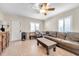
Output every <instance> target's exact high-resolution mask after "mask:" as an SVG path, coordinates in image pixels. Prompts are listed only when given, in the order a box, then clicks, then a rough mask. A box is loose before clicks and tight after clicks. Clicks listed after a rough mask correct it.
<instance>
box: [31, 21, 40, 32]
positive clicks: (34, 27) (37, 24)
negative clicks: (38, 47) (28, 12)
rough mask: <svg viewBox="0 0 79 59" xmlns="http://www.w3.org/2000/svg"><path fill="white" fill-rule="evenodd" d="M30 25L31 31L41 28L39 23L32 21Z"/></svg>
mask: <svg viewBox="0 0 79 59" xmlns="http://www.w3.org/2000/svg"><path fill="white" fill-rule="evenodd" d="M30 26H31V32H35V31H37V30H39V23H34V22H31V23H30Z"/></svg>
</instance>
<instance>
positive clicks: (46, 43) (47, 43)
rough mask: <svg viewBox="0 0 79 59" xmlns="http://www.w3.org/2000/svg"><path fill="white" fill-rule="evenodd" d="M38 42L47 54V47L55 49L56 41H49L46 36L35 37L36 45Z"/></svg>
mask: <svg viewBox="0 0 79 59" xmlns="http://www.w3.org/2000/svg"><path fill="white" fill-rule="evenodd" d="M39 43H40V44H41V45H42V46H44V47H45V48H46V50H47V55H49V49H51V48H53V51H56V44H57V43H56V42H54V41H51V40H49V39H46V38H37V45H39Z"/></svg>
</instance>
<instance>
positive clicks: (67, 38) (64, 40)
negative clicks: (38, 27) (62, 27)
mask: <svg viewBox="0 0 79 59" xmlns="http://www.w3.org/2000/svg"><path fill="white" fill-rule="evenodd" d="M44 37H45V38H47V39H50V40H52V41H55V42H57V46H59V47H62V48H64V49H66V50H68V51H70V52H73V53H75V54H77V55H79V33H75V32H69V33H63V32H53V31H47V32H46V35H45V36H44Z"/></svg>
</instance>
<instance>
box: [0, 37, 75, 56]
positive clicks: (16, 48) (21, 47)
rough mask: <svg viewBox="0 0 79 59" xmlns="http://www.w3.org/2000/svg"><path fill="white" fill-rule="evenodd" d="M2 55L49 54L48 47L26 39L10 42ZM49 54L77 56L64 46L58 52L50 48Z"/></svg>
mask: <svg viewBox="0 0 79 59" xmlns="http://www.w3.org/2000/svg"><path fill="white" fill-rule="evenodd" d="M2 56H47V55H46V49H45V48H44V47H43V46H41V45H39V46H37V41H36V40H35V39H33V40H26V41H16V42H10V45H9V47H8V48H6V49H5V50H4V52H3V53H2ZM49 56H75V55H74V54H73V53H70V52H68V51H66V50H64V49H62V48H59V47H57V49H56V52H53V49H51V50H50V55H49Z"/></svg>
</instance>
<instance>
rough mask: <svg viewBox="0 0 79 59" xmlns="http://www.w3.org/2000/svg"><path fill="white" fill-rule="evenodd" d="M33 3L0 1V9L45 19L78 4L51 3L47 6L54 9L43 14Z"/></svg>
mask: <svg viewBox="0 0 79 59" xmlns="http://www.w3.org/2000/svg"><path fill="white" fill-rule="evenodd" d="M34 6H35V3H0V10H1V11H3V12H5V13H9V14H13V15H20V16H27V17H31V18H35V19H41V20H44V19H47V18H49V17H53V16H54V15H56V14H59V13H61V12H64V11H67V10H70V9H72V8H76V7H78V6H79V4H77V3H51V4H50V5H49V7H54V8H55V11H52V12H49V13H48V15H46V16H45V15H43V14H41V13H40V12H39V10H37V9H35V8H34Z"/></svg>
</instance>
